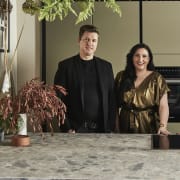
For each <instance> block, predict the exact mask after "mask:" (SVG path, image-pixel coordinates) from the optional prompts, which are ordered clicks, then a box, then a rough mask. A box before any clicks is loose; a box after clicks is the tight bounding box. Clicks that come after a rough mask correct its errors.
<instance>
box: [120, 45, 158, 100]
mask: <svg viewBox="0 0 180 180" xmlns="http://www.w3.org/2000/svg"><path fill="white" fill-rule="evenodd" d="M141 48H144V49H146V50H147V51H148V55H149V63H148V65H147V69H148V70H150V71H154V70H155V66H154V63H153V54H152V51H151V49H150V48H149V46H148V45H146V44H144V43H139V44H136V45H135V46H133V47H132V48H131V50H130V52H129V53H128V54H127V56H126V67H125V70H124V72H123V76H122V80H121V82H120V85H119V91H118V93H119V98H118V99H119V101H120V104H121V103H122V101H123V94H124V92H125V91H128V90H130V89H131V88H132V87H133V84H134V80H135V79H136V77H137V76H136V71H135V67H134V64H133V56H134V54H135V53H136V51H137V50H138V49H141Z"/></svg>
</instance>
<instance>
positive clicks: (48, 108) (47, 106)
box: [0, 78, 66, 132]
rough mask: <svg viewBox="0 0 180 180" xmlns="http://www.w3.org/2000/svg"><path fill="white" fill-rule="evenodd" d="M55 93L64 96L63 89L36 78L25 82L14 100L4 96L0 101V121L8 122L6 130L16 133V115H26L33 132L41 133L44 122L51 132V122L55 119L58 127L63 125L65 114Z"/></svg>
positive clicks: (63, 107)
mask: <svg viewBox="0 0 180 180" xmlns="http://www.w3.org/2000/svg"><path fill="white" fill-rule="evenodd" d="M57 92H60V93H63V94H64V95H66V90H65V89H64V88H63V87H61V86H58V85H48V84H44V82H42V81H40V80H39V79H37V78H35V79H32V80H31V81H28V82H26V83H25V85H24V86H23V87H22V88H21V89H20V90H19V91H18V93H17V95H16V96H15V97H14V98H12V97H11V96H4V97H3V98H1V99H0V114H1V120H0V121H1V122H4V123H7V122H8V124H9V127H8V130H9V129H10V130H13V131H14V132H16V130H17V125H18V115H19V114H20V113H26V114H27V116H28V120H29V121H28V122H29V124H30V125H31V127H32V128H33V130H34V132H36V131H40V132H42V124H43V123H45V122H46V123H47V125H48V126H49V128H50V129H51V132H53V128H52V121H53V120H54V118H56V119H57V120H58V126H60V124H62V123H64V119H65V112H66V106H65V104H64V103H63V102H62V101H61V99H59V98H58V97H57V96H56V93H57Z"/></svg>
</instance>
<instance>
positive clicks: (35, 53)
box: [17, 0, 40, 88]
mask: <svg viewBox="0 0 180 180" xmlns="http://www.w3.org/2000/svg"><path fill="white" fill-rule="evenodd" d="M22 2H24V0H20V1H19V0H18V1H17V32H18V34H19V33H20V30H21V28H22V26H23V24H24V31H23V34H22V37H21V41H20V44H19V47H18V52H17V87H18V88H19V87H21V86H22V85H23V84H24V83H25V82H26V81H27V80H31V79H32V78H34V77H40V40H39V39H40V36H39V33H40V23H39V22H38V21H37V17H35V16H30V15H28V14H25V13H24V12H23V11H22V8H21V7H22Z"/></svg>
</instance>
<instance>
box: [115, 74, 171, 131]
mask: <svg viewBox="0 0 180 180" xmlns="http://www.w3.org/2000/svg"><path fill="white" fill-rule="evenodd" d="M122 74H123V71H121V72H119V73H118V74H117V76H116V78H115V89H116V92H118V91H117V89H118V88H120V87H119V84H120V81H121V78H122ZM168 91H169V88H168V86H167V83H166V81H165V79H164V78H163V77H162V75H161V74H159V73H158V72H152V73H151V74H150V75H149V76H147V77H146V78H145V79H144V80H143V82H142V83H141V84H140V85H139V86H138V87H137V88H135V87H133V88H132V89H131V90H129V91H126V92H125V93H124V102H125V106H122V107H121V109H120V116H119V128H120V132H121V133H157V130H158V127H159V116H158V107H159V104H160V99H161V97H162V96H163V95H164V94H165V93H167V92H168Z"/></svg>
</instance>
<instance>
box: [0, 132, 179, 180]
mask: <svg viewBox="0 0 180 180" xmlns="http://www.w3.org/2000/svg"><path fill="white" fill-rule="evenodd" d="M30 136H31V146H30V147H13V146H11V145H9V139H6V141H5V142H4V143H1V144H0V177H1V178H0V179H3V180H12V179H13V180H22V179H23V180H40V179H41V180H42V179H45V180H52V179H53V180H60V179H62V180H64V179H68V180H70V179H75V180H77V179H81V180H82V179H83V180H85V179H88V180H101V179H102V180H133V179H135V180H137V179H138V180H140V179H142V180H146V179H148V180H150V179H151V180H152V179H156V180H166V179H170V180H174V179H179V177H180V168H179V167H180V150H152V149H151V135H147V134H143V135H142V134H63V133H55V134H54V136H51V134H48V133H47V134H45V140H43V139H42V137H41V136H40V135H39V134H30Z"/></svg>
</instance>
